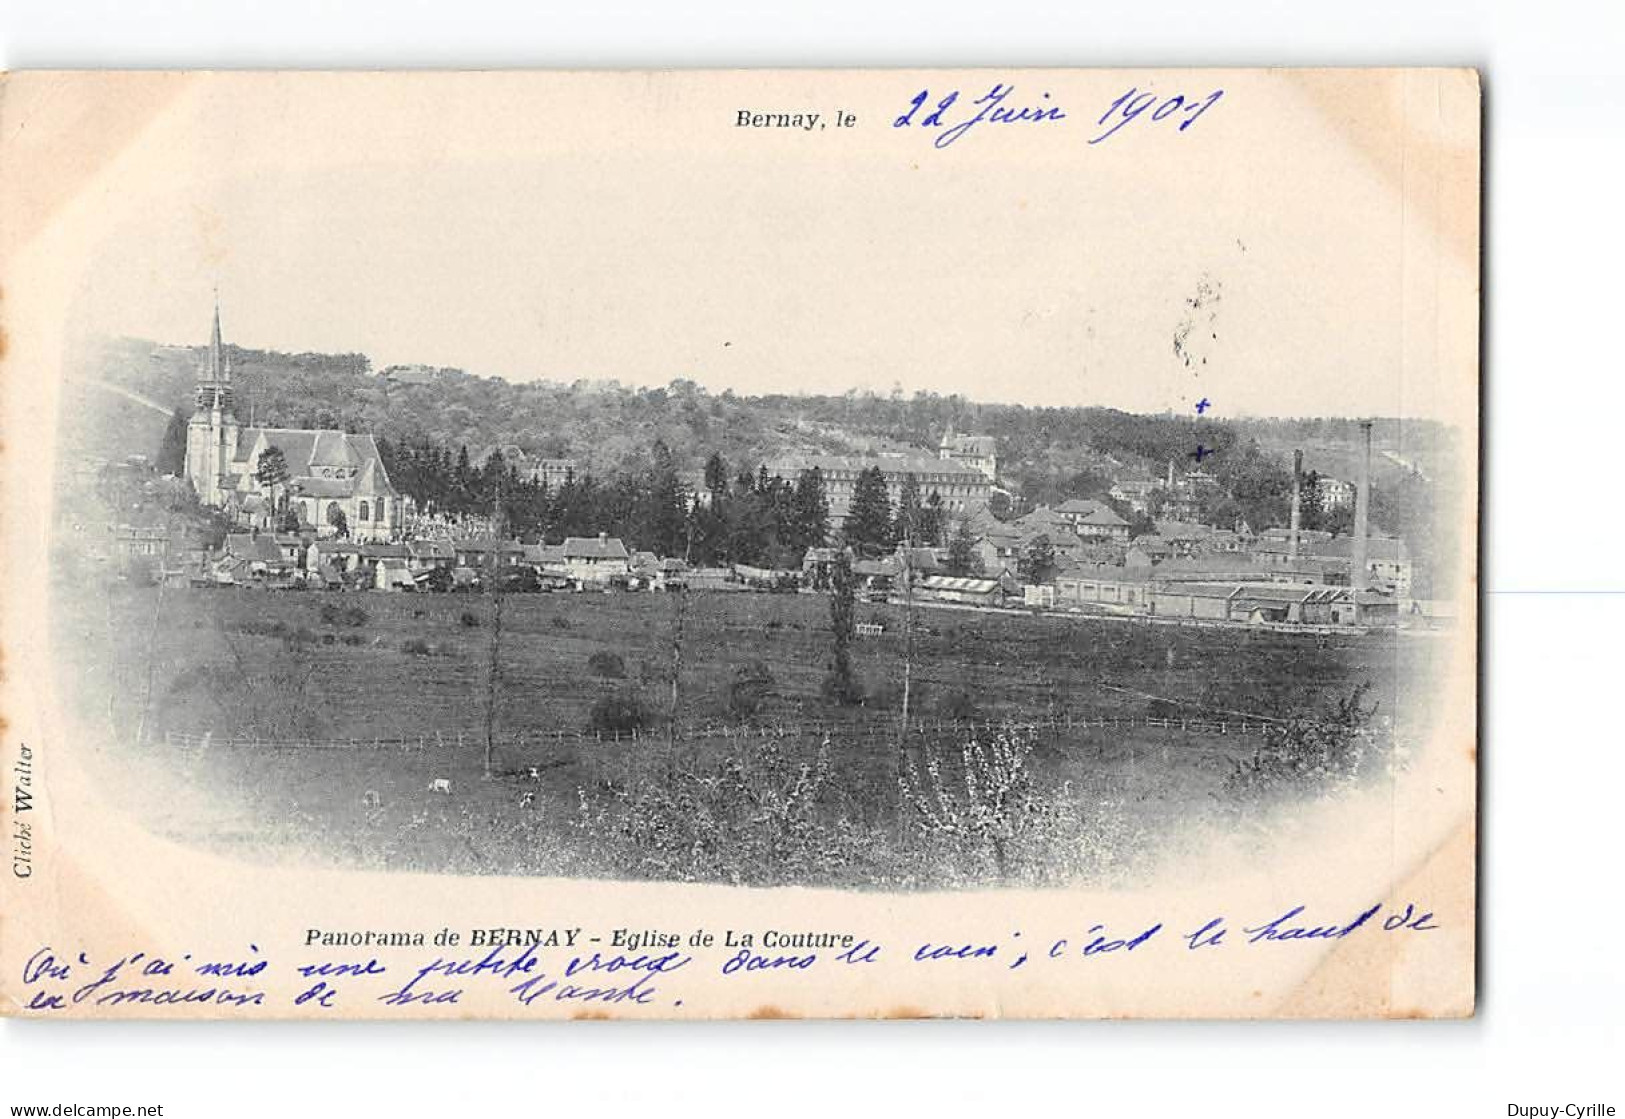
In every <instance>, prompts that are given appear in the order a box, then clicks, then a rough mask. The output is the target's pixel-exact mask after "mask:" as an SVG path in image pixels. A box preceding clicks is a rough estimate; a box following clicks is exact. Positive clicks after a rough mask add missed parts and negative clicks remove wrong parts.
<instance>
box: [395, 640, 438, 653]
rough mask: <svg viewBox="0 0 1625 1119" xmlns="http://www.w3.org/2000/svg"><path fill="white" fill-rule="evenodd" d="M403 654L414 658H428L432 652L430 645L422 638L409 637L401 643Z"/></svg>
mask: <svg viewBox="0 0 1625 1119" xmlns="http://www.w3.org/2000/svg"><path fill="white" fill-rule="evenodd" d="M401 652H403V653H406V654H407V655H409V656H414V657H426V656H428V655H429V654H430V652H432V650H431V649H430V648H429V643H428V642H427V641H425V640H423V638H421V637H409V638H407V639H406V640H405V641H403V642H401Z"/></svg>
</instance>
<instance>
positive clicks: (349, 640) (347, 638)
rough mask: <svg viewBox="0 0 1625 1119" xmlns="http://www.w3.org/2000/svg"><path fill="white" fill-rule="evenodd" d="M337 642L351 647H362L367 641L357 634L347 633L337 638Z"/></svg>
mask: <svg viewBox="0 0 1625 1119" xmlns="http://www.w3.org/2000/svg"><path fill="white" fill-rule="evenodd" d="M339 640H340V641H341V642H343V643H344V644H346V645H349V646H352V647H354V646H356V645H364V644H366V641H367V639H366V638H365V637H362V636H361V635H360V634H359V633H347V634H345V635H344V636H343V637H341V638H339Z"/></svg>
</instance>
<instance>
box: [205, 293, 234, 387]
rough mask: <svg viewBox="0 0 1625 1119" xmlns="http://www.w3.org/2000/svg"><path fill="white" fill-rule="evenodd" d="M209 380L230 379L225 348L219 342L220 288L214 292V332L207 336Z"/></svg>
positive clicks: (229, 368)
mask: <svg viewBox="0 0 1625 1119" xmlns="http://www.w3.org/2000/svg"><path fill="white" fill-rule="evenodd" d="M209 380H211V381H229V380H231V366H230V365H228V364H227V363H226V348H225V346H224V345H222V344H221V342H220V289H219V288H216V289H215V292H214V332H213V334H211V335H210V337H209Z"/></svg>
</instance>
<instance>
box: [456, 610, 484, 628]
mask: <svg viewBox="0 0 1625 1119" xmlns="http://www.w3.org/2000/svg"><path fill="white" fill-rule="evenodd" d="M457 620H458V621H460V622H462V623H463V625H465V626H467V627H468V628H469V629H479V628H480V620H479V618H478V617H477V616H475V614H474V613H473V612H472V611H469V610H464V611H463V612H462V614H461V615H460V616H459V617H458V619H457Z"/></svg>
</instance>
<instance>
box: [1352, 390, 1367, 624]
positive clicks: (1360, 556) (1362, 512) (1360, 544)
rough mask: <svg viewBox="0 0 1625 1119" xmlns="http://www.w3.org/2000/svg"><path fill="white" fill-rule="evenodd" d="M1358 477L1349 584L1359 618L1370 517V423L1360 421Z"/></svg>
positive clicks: (1365, 577)
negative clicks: (1367, 529) (1352, 589)
mask: <svg viewBox="0 0 1625 1119" xmlns="http://www.w3.org/2000/svg"><path fill="white" fill-rule="evenodd" d="M1359 458H1360V461H1359V466H1360V476H1359V478H1358V480H1357V481H1356V483H1355V484H1356V486H1357V488H1356V490H1355V492H1354V549H1353V554H1354V558H1353V561H1352V569H1351V570H1350V571H1349V582H1350V584H1351V585H1352V586H1353V587H1354V616H1355V617H1356V618H1358V617H1359V616H1360V592H1361V591H1363V590H1365V588H1366V580H1367V577H1368V576H1367V572H1366V528H1367V520H1368V518H1369V517H1370V515H1371V421H1370V420H1361V421H1360V456H1359Z"/></svg>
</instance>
